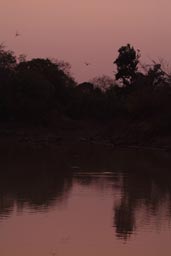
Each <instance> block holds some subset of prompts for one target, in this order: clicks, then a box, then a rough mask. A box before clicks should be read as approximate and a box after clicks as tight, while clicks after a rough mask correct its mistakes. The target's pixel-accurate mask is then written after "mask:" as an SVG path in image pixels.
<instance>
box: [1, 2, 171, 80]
mask: <svg viewBox="0 0 171 256" xmlns="http://www.w3.org/2000/svg"><path fill="white" fill-rule="evenodd" d="M170 10H171V2H170V0H157V1H156V0H144V1H138V0H129V1H128V0H104V1H103V0H101V1H99V0H72V1H71V0H29V1H26V0H13V1H9V0H1V8H0V17H1V18H0V31H1V38H0V41H1V42H4V43H5V45H6V46H7V47H8V48H9V49H11V50H14V51H15V52H16V53H17V54H20V53H25V54H26V55H27V56H28V57H29V58H31V57H56V58H58V59H63V60H66V61H68V62H70V64H71V65H72V73H73V75H74V76H75V77H76V79H77V80H78V81H84V80H89V79H90V78H93V77H94V76H99V75H102V74H108V75H110V76H113V73H112V71H113V70H114V65H113V64H112V62H113V60H114V59H115V58H116V56H117V50H118V48H119V47H120V46H122V45H125V44H126V43H131V44H132V45H134V46H135V48H139V49H140V50H141V52H142V56H143V58H144V60H148V58H155V59H157V58H158V57H162V58H164V59H166V60H168V61H169V62H170V63H171V54H170V47H171V31H170V24H171V15H170ZM16 30H17V31H18V32H19V33H21V34H22V35H21V36H20V37H16V38H15V32H16ZM86 61H87V62H90V63H92V65H90V66H88V67H86V66H85V65H84V62H86Z"/></svg>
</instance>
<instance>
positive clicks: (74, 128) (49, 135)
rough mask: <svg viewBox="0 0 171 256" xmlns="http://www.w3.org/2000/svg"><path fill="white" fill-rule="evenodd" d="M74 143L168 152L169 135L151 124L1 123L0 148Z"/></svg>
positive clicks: (119, 122) (170, 145)
mask: <svg viewBox="0 0 171 256" xmlns="http://www.w3.org/2000/svg"><path fill="white" fill-rule="evenodd" d="M74 144H83V145H84V144H91V145H92V144H98V145H99V144H101V145H106V146H109V147H112V148H113V149H115V148H130V149H131V148H132V149H154V150H166V151H170V150H171V134H169V133H168V132H167V133H165V132H163V131H159V130H157V127H155V126H154V124H150V123H147V122H132V121H130V120H119V119H117V120H116V121H115V122H110V123H109V122H103V123H102V122H97V121H92V120H84V121H82V120H81V121H75V120H71V119H67V118H63V119H62V120H60V121H59V122H58V123H56V124H55V125H49V126H42V125H33V124H29V125H28V124H23V123H3V124H1V126H0V147H1V150H3V148H4V149H5V148H6V149H8V148H11V147H12V148H18V149H19V148H25V147H26V148H35V149H41V148H48V147H50V148H55V147H58V146H61V145H63V146H65V147H67V146H69V145H74Z"/></svg>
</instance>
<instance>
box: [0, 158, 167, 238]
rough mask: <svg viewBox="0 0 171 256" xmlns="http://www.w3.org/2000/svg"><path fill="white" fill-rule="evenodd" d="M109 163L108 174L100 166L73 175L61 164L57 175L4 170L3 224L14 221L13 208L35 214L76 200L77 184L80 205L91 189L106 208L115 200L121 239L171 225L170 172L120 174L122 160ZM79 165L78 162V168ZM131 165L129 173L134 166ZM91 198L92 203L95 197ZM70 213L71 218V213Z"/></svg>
mask: <svg viewBox="0 0 171 256" xmlns="http://www.w3.org/2000/svg"><path fill="white" fill-rule="evenodd" d="M108 157H109V156H108ZM79 161H80V159H79ZM110 161H111V159H110ZM115 161H116V158H115ZM129 161H130V159H129ZM143 161H144V159H143ZM111 162H112V161H111ZM111 162H110V168H109V171H107V170H105V164H104V166H103V165H102V166H101V169H100V167H99V169H100V172H97V171H94V170H97V167H96V169H95V168H94V167H92V169H90V166H88V163H87V166H88V167H86V168H83V167H80V170H79V171H78V170H77V171H75V170H74V171H73V172H71V170H72V168H70V169H67V168H66V167H65V168H64V165H63V163H62V164H61V165H58V169H59V170H63V171H62V172H59V171H57V169H56V167H55V168H54V169H53V168H52V169H51V168H50V167H49V165H48V166H46V168H45V167H43V168H36V169H33V168H31V166H29V165H28V167H26V166H25V165H23V166H22V168H21V166H20V168H15V171H11V170H10V169H5V171H4V170H3V171H2V172H1V174H0V220H1V221H3V219H4V218H7V217H10V215H11V214H12V212H13V211H14V209H17V212H20V213H21V212H23V214H24V212H26V211H31V212H33V213H36V212H38V213H40V212H46V211H51V210H52V209H53V207H55V208H57V207H59V206H60V205H61V204H63V203H65V202H67V200H69V199H70V201H72V198H73V191H74V190H75V189H76V190H77V185H78V184H79V190H78V192H77V193H78V198H79V200H78V204H79V202H81V203H84V197H83V196H82V194H81V191H82V190H81V189H83V188H84V189H85V190H87V191H88V189H89V188H91V189H93V191H96V194H95V196H97V195H99V194H100V193H102V195H103V200H102V201H100V202H101V203H102V204H104V207H105V203H104V201H105V200H106V199H110V200H112V202H113V203H112V204H113V214H112V215H113V220H112V219H111V221H112V223H113V224H111V226H113V227H112V228H113V230H114V232H115V235H116V237H117V238H118V239H123V240H128V239H129V238H130V237H131V235H132V234H135V233H138V232H141V230H142V229H144V228H148V227H149V229H154V228H155V226H157V227H159V226H161V227H162V226H163V225H164V222H165V221H167V223H169V221H171V186H170V184H171V175H170V173H169V172H168V171H165V172H161V171H160V169H159V170H158V169H157V168H156V169H155V168H152V169H151V170H149V168H146V169H144V167H142V170H140V169H138V170H137V169H136V168H134V169H133V168H132V171H131V170H129V171H121V170H122V169H123V168H122V167H123V162H122V161H121V162H120V164H119V163H118V162H117V163H116V162H113V167H112V164H111ZM131 163H132V162H131ZM77 164H78V162H77ZM81 164H82V163H81V161H80V162H79V166H81ZM108 164H109V162H108ZM135 164H136V161H135ZM62 166H63V167H62ZM93 166H94V165H93ZM116 166H117V168H116ZM132 166H133V164H132ZM150 166H151V165H150ZM39 167H40V166H39ZM124 167H125V168H126V165H125V163H124ZM127 167H128V169H129V168H130V165H127ZM62 168H63V169H62ZM160 168H161V166H160ZM81 169H83V171H81ZM88 169H89V171H88ZM155 170H156V171H155ZM167 170H168V168H167ZM93 193H94V192H92V195H93ZM87 197H88V200H89V201H91V193H90V194H88V196H87ZM97 197H98V196H97ZM83 207H84V206H83ZM86 207H87V206H86V205H85V209H84V211H85V213H86V211H87V210H88V209H87V208H86ZM89 207H93V209H94V211H95V212H96V215H98V216H100V215H101V212H98V208H97V207H96V205H95V204H93V205H92V204H90V206H89ZM102 207H103V205H102ZM67 214H68V215H70V211H69V210H68V211H67ZM112 215H111V216H112ZM103 218H105V216H101V221H103ZM111 218H112V217H111ZM64 221H66V220H64ZM99 225H100V223H99ZM90 229H91V223H90Z"/></svg>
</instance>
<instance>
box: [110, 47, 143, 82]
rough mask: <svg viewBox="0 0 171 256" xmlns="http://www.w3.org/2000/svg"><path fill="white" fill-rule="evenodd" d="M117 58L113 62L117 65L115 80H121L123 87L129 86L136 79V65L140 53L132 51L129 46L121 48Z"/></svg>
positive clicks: (132, 48)
mask: <svg viewBox="0 0 171 256" xmlns="http://www.w3.org/2000/svg"><path fill="white" fill-rule="evenodd" d="M118 52H119V56H118V58H117V59H116V60H115V61H114V64H116V65H117V73H116V75H115V78H116V80H119V79H121V80H122V82H123V85H125V86H128V85H131V84H132V83H133V81H134V79H135V77H136V72H137V70H138V67H137V66H138V63H139V58H140V51H139V50H137V52H136V50H135V49H134V47H132V46H131V45H130V44H127V45H126V46H122V47H121V48H119V50H118Z"/></svg>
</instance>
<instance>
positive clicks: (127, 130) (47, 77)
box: [0, 44, 171, 144]
mask: <svg viewBox="0 0 171 256" xmlns="http://www.w3.org/2000/svg"><path fill="white" fill-rule="evenodd" d="M118 52H119V54H118V57H117V59H116V60H115V61H114V64H115V65H116V67H117V72H116V74H115V80H113V79H110V78H108V77H106V76H102V77H101V78H95V79H93V80H92V81H91V82H84V83H81V84H77V83H76V81H75V80H74V78H73V77H72V76H71V75H70V65H69V64H68V63H65V62H61V61H57V60H51V59H48V58H47V59H43V58H35V59H32V60H27V59H26V58H25V57H24V56H20V57H19V58H17V57H16V56H15V54H14V52H12V51H9V50H6V49H5V48H4V47H3V46H2V45H1V46H0V123H1V126H2V125H4V124H8V125H9V127H14V125H17V124H19V123H20V124H21V123H22V124H24V125H25V126H26V127H28V126H34V127H35V126H39V127H47V128H48V129H50V127H54V128H55V129H57V128H58V126H59V125H60V123H61V122H62V120H64V119H66V118H67V120H70V121H71V122H73V120H74V122H75V123H76V122H79V121H84V122H85V123H88V122H92V121H93V122H94V121H95V122H96V123H98V125H99V127H100V125H104V124H105V129H104V132H103V137H108V138H110V141H111V142H112V143H113V144H120V143H124V141H126V142H127V143H138V144H139V143H140V144H143V143H144V142H148V143H152V142H153V141H154V140H155V139H156V138H157V139H158V140H160V139H161V138H162V140H163V141H164V138H169V137H171V136H170V135H171V133H170V130H171V111H170V109H171V76H170V75H169V74H167V73H166V72H165V71H164V70H163V68H162V65H161V64H160V63H156V62H153V64H152V65H151V66H146V67H144V68H142V67H141V65H140V64H141V63H140V51H139V50H137V51H136V50H135V49H134V47H132V46H131V45H129V44H127V45H126V46H122V47H121V48H120V49H119V50H118ZM159 144H160V143H159Z"/></svg>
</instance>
